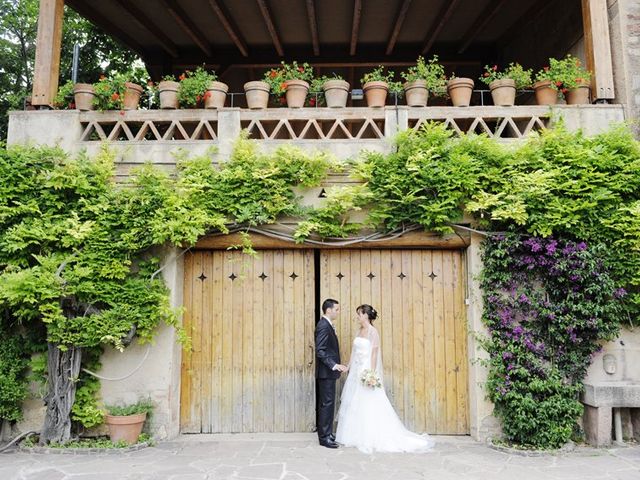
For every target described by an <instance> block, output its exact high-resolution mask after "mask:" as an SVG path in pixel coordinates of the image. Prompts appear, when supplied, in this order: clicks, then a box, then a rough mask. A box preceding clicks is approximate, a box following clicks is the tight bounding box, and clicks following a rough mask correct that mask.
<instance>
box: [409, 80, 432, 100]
mask: <svg viewBox="0 0 640 480" xmlns="http://www.w3.org/2000/svg"><path fill="white" fill-rule="evenodd" d="M404 95H405V97H407V105H409V106H410V107H426V106H427V100H428V98H429V90H427V81H426V80H414V81H413V82H407V83H405V84H404Z"/></svg>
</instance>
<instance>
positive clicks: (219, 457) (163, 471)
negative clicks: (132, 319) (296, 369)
mask: <svg viewBox="0 0 640 480" xmlns="http://www.w3.org/2000/svg"><path fill="white" fill-rule="evenodd" d="M434 438H435V439H436V447H435V449H434V450H433V451H432V452H430V453H425V454H419V455H418V454H374V455H364V454H362V453H360V452H359V451H357V450H355V449H347V448H340V449H338V450H330V449H327V448H323V447H320V446H318V444H317V442H316V441H315V436H314V435H311V434H261V435H184V436H181V437H179V438H177V439H175V440H172V441H167V442H160V443H158V444H157V445H156V446H155V447H151V448H146V449H143V450H139V451H136V452H128V453H121V454H115V455H114V454H111V455H105V454H102V455H100V454H98V455H95V454H93V455H54V454H35V453H21V452H15V451H14V452H12V453H3V454H0V479H1V480H14V479H25V480H35V479H38V480H40V479H42V480H63V479H64V480H84V479H91V480H102V479H104V480H107V479H108V480H114V479H135V480H152V479H153V480H155V479H158V480H160V479H167V480H169V479H176V480H200V479H202V480H204V479H238V480H242V479H246V480H252V479H253V480H255V479H273V480H275V479H279V480H305V479H308V480H346V479H349V480H351V479H363V480H364V479H367V480H383V479H393V480H396V479H397V480H413V479H424V480H430V479H434V480H448V479H491V480H502V479H505V480H507V479H508V480H514V479H515V480H530V479H531V480H534V479H535V480H545V479H563V480H564V479H580V480H588V479H598V480H602V479H617V480H640V446H637V445H635V446H628V447H620V448H612V449H606V450H602V449H601V450H596V449H592V448H587V447H578V448H576V449H575V450H574V451H573V452H570V453H567V454H564V455H561V456H550V455H545V456H541V457H527V456H521V455H512V454H508V453H503V452H498V451H496V450H493V449H491V448H489V447H487V446H486V445H484V444H481V443H477V442H475V441H473V440H471V439H470V438H469V437H434Z"/></svg>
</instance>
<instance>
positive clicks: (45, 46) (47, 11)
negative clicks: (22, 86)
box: [31, 0, 64, 106]
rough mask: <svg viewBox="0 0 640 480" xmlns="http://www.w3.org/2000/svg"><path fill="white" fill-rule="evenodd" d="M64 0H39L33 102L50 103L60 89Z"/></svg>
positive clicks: (43, 104) (48, 104)
mask: <svg viewBox="0 0 640 480" xmlns="http://www.w3.org/2000/svg"><path fill="white" fill-rule="evenodd" d="M63 10H64V0H40V13H39V15H38V37H37V40H36V63H35V68H34V74H33V92H32V96H31V103H32V105H34V106H51V105H52V104H53V99H54V98H55V96H56V93H57V91H58V74H59V72H60V45H61V43H62V14H63Z"/></svg>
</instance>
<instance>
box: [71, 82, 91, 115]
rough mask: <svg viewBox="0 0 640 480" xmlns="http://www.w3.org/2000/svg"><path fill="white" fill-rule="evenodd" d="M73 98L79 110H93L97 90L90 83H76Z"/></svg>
mask: <svg viewBox="0 0 640 480" xmlns="http://www.w3.org/2000/svg"><path fill="white" fill-rule="evenodd" d="M73 98H74V103H75V106H76V108H77V109H78V110H93V108H94V100H95V98H96V92H95V89H94V87H93V85H92V84H90V83H76V84H75V85H74V86H73Z"/></svg>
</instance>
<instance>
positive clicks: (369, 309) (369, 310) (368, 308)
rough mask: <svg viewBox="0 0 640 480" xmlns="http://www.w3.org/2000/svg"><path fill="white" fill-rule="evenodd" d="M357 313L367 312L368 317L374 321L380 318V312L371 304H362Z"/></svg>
mask: <svg viewBox="0 0 640 480" xmlns="http://www.w3.org/2000/svg"><path fill="white" fill-rule="evenodd" d="M356 313H365V314H366V315H367V317H369V321H370V322H371V323H373V321H374V320H375V319H376V318H378V312H377V311H376V309H375V308H373V307H372V306H371V305H367V304H366V303H364V304H362V305H360V306H359V307H358V308H356Z"/></svg>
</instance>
